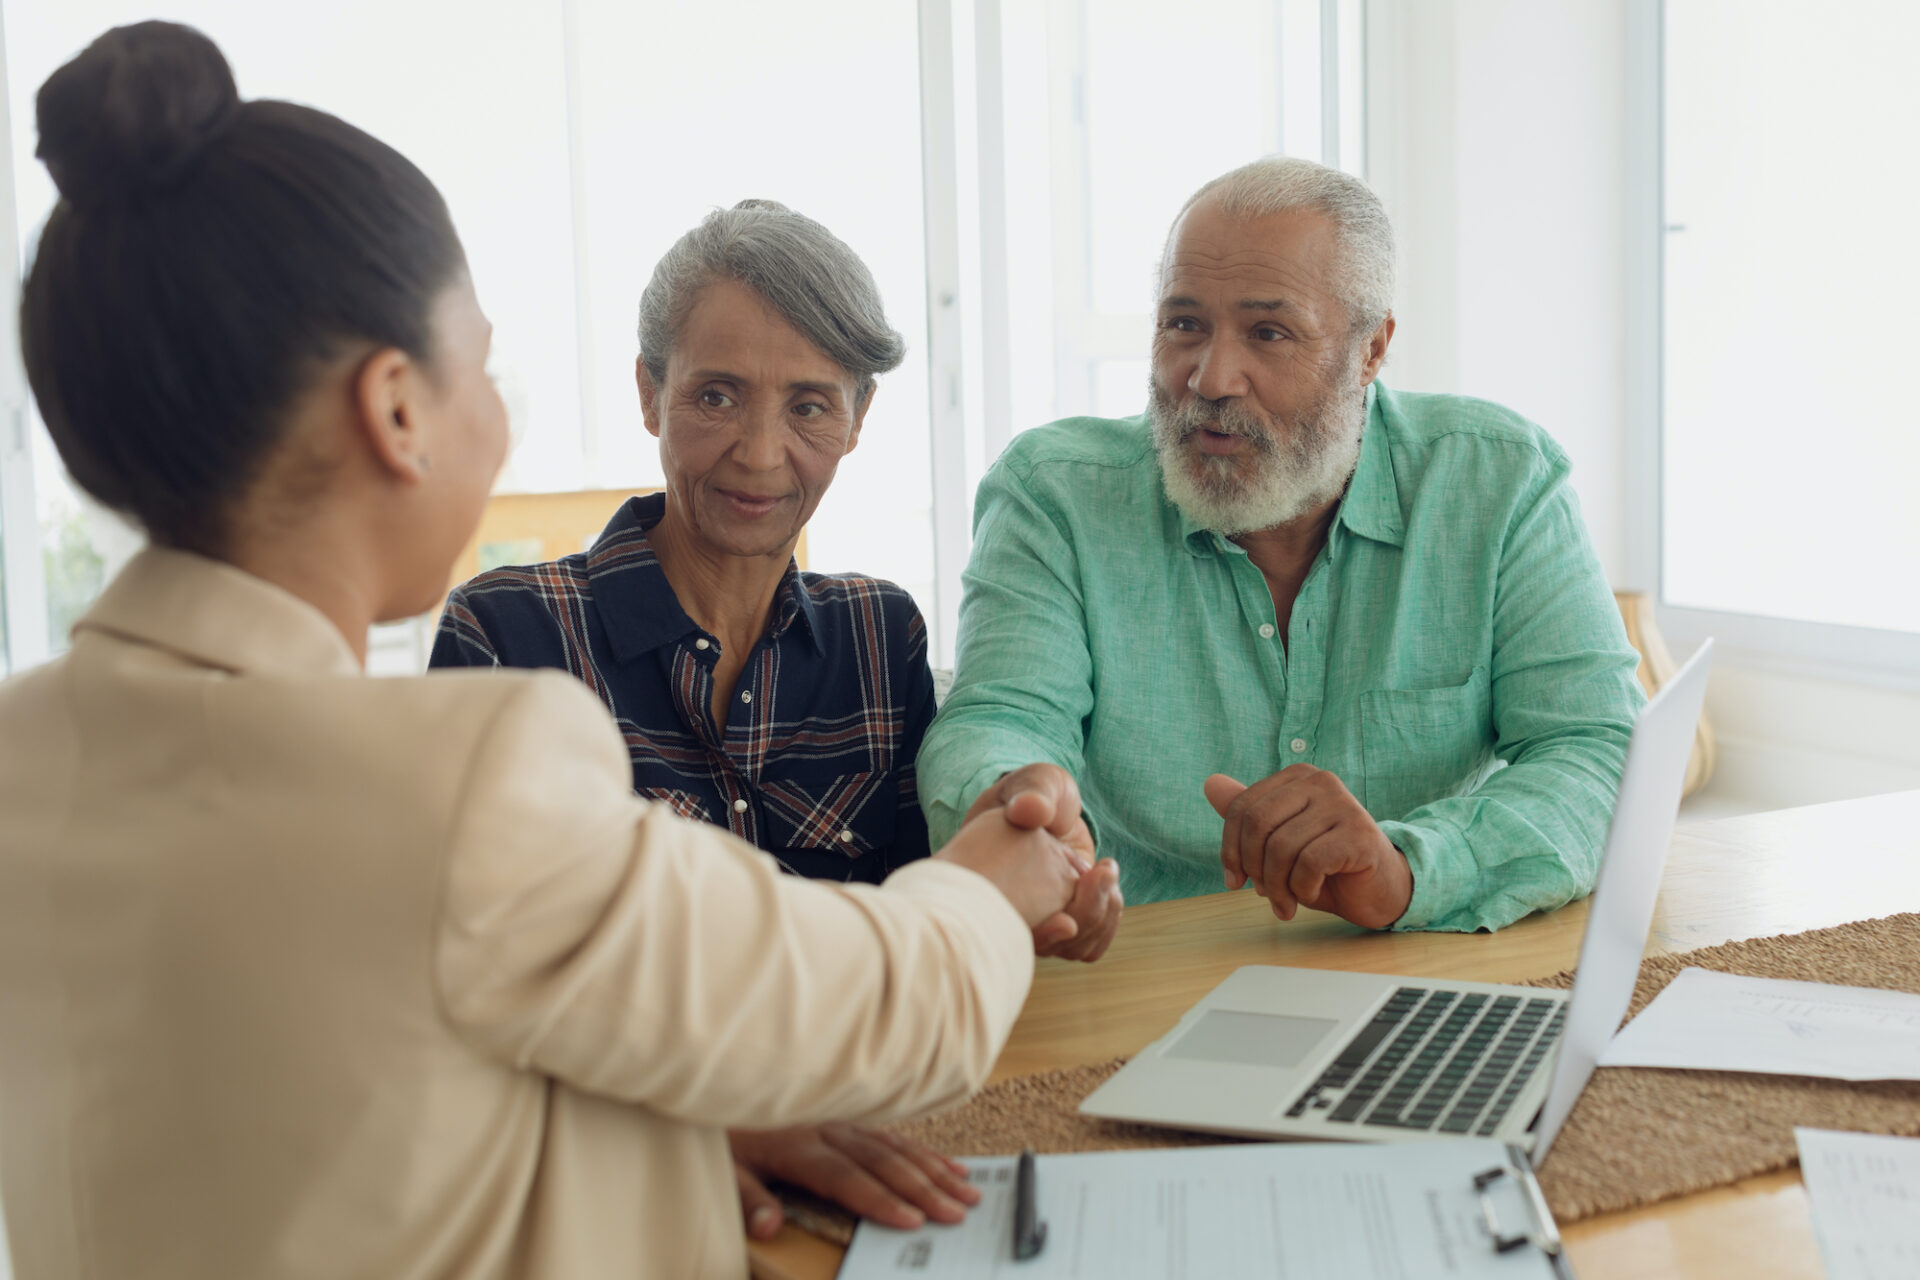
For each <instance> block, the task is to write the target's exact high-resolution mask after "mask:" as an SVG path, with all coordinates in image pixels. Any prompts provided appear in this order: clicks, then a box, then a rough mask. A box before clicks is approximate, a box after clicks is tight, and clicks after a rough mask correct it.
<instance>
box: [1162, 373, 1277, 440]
mask: <svg viewBox="0 0 1920 1280" xmlns="http://www.w3.org/2000/svg"><path fill="white" fill-rule="evenodd" d="M1149 400H1150V403H1151V406H1152V408H1153V416H1154V417H1155V419H1156V420H1158V422H1159V423H1160V427H1161V430H1162V431H1163V432H1164V433H1165V435H1166V436H1167V437H1168V439H1169V440H1170V442H1171V443H1173V444H1185V443H1186V442H1187V441H1189V440H1191V439H1193V437H1194V436H1196V435H1198V434H1200V432H1202V431H1212V432H1214V433H1216V434H1218V435H1223V436H1234V437H1238V438H1239V439H1242V440H1247V441H1249V442H1251V443H1252V444H1253V446H1254V447H1255V448H1256V449H1258V450H1260V451H1261V452H1263V453H1277V452H1278V451H1279V448H1280V446H1279V443H1278V442H1277V441H1276V440H1275V439H1274V434H1273V427H1272V426H1271V424H1269V423H1268V422H1267V421H1266V419H1264V418H1263V417H1261V416H1260V415H1259V414H1258V413H1255V412H1254V411H1253V410H1252V409H1249V408H1248V407H1247V406H1246V405H1244V404H1242V403H1240V402H1239V401H1238V400H1208V399H1206V398H1205V397H1204V396H1197V395H1188V396H1185V397H1183V398H1181V399H1179V400H1175V399H1174V398H1173V397H1172V396H1169V395H1167V394H1166V393H1165V392H1164V391H1162V390H1161V389H1160V387H1159V386H1158V385H1157V384H1149Z"/></svg>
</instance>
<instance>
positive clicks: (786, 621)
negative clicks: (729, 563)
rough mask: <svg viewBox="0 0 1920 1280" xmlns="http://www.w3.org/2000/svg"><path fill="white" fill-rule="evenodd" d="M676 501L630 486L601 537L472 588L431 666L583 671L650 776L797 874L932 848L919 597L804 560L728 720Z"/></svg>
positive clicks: (878, 876) (927, 694)
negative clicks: (681, 545) (716, 707)
mask: <svg viewBox="0 0 1920 1280" xmlns="http://www.w3.org/2000/svg"><path fill="white" fill-rule="evenodd" d="M665 510H666V498H665V496H664V495H662V494H650V495H648V496H646V497H639V498H630V499H628V500H627V501H626V502H625V503H624V504H623V505H622V506H621V508H620V510H619V511H617V512H616V513H614V517H613V519H612V520H611V521H610V522H609V523H608V524H607V527H606V529H605V531H603V532H602V533H601V535H600V537H599V540H598V541H596V542H595V543H594V545H593V548H592V550H590V551H585V552H581V553H580V554H578V555H571V556H565V557H563V558H561V559H559V560H552V561H549V562H547V563H545V564H536V565H523V566H516V567H512V568H502V569H494V570H490V571H489V572H487V573H483V574H481V575H480V576H479V577H477V578H474V579H473V580H472V581H470V582H467V583H466V584H464V585H463V586H461V587H459V588H457V589H455V590H454V591H453V593H452V594H451V595H449V596H448V597H447V609H446V612H445V614H443V615H442V616H441V619H440V629H439V633H438V634H437V635H436V636H435V638H434V645H433V660H432V665H433V666H435V667H489V666H508V667H558V668H560V669H562V670H565V671H570V672H572V673H573V674H574V675H575V676H577V677H578V678H579V679H580V680H582V681H584V682H585V683H586V685H587V687H588V688H590V689H592V690H593V691H594V693H595V694H597V695H598V696H599V698H600V700H601V701H602V702H604V703H605V704H606V706H607V709H608V710H609V711H611V712H612V713H613V716H614V719H615V720H617V721H618V722H619V725H620V730H621V732H622V733H623V734H624V735H625V737H626V742H627V754H628V755H629V757H630V758H631V759H632V761H633V788H634V791H635V792H637V793H638V794H640V795H642V796H645V797H647V798H648V799H651V800H656V801H658V802H660V803H662V804H668V805H671V806H672V807H673V808H674V810H675V811H676V812H678V813H680V814H682V815H684V816H686V817H689V818H696V819H699V820H701V821H703V822H711V823H715V824H717V825H720V826H724V827H726V828H728V829H729V830H731V831H732V832H733V833H734V834H735V835H737V836H739V837H740V838H741V839H743V840H746V841H748V842H750V843H752V844H754V845H757V846H758V847H760V848H762V849H764V850H766V851H767V852H768V853H771V854H772V855H773V856H774V857H775V858H776V859H778V860H779V862H780V865H781V866H782V867H784V868H786V869H787V870H788V871H791V872H794V873H796V874H798V875H805V876H813V877H817V878H822V879H833V880H865V881H872V882H878V881H880V880H882V879H885V878H886V876H887V873H888V872H890V871H892V870H893V869H894V868H895V867H898V866H900V865H901V864H902V863H905V862H908V861H911V860H912V859H914V858H919V857H924V856H925V855H926V853H927V827H926V820H925V818H924V817H923V816H922V815H921V812H920V803H919V796H918V792H917V789H916V787H915V783H914V756H915V754H916V753H917V752H918V751H919V749H920V739H921V738H922V737H923V736H924V735H925V734H926V730H927V725H928V723H929V722H931V721H932V719H933V676H932V673H931V672H930V671H929V670H928V668H927V629H926V623H925V622H924V621H923V620H922V619H921V617H920V611H919V610H918V609H917V608H915V606H914V603H913V598H912V597H911V596H909V595H908V594H907V593H906V592H905V591H903V590H901V589H900V588H899V587H896V586H894V585H893V584H892V583H889V582H882V581H879V580H878V579H875V578H862V577H857V576H854V575H852V574H837V575H832V576H829V575H825V574H817V573H802V572H801V571H800V570H799V569H798V568H797V567H794V566H792V565H789V566H788V568H787V573H786V576H785V577H784V578H783V579H782V580H781V582H780V586H779V588H778V589H777V590H776V592H775V595H774V608H773V616H772V619H771V621H770V624H769V626H768V629H767V634H766V635H765V636H763V637H761V639H760V642H759V643H758V644H757V645H756V646H755V647H754V650H753V653H752V654H751V655H750V656H749V657H748V659H747V664H746V667H745V669H744V670H742V672H741V673H740V680H739V683H738V685H737V686H736V687H735V692H734V698H733V702H732V704H731V706H730V707H729V710H728V715H727V719H726V723H725V724H719V723H717V722H716V721H715V719H714V716H713V713H712V701H713V667H714V664H715V662H716V660H717V659H718V657H719V654H720V642H719V641H718V640H717V639H715V638H714V636H713V635H712V634H711V633H709V632H707V631H704V630H702V629H701V628H700V627H699V626H698V625H697V624H695V622H694V621H693V619H692V618H690V617H688V616H687V613H686V611H685V610H684V609H682V608H681V607H680V601H679V600H678V598H676V597H675V595H674V593H673V588H672V586H671V585H669V584H668V582H667V576H666V574H665V573H664V572H663V571H662V570H661V568H660V563H659V561H657V560H656V559H654V555H653V548H652V546H651V545H650V544H649V543H648V542H647V538H646V533H647V530H648V529H650V528H652V527H653V525H654V524H655V523H657V522H658V521H659V519H660V517H661V515H662V514H663V513H664V512H665ZM702 642H704V647H703V645H702Z"/></svg>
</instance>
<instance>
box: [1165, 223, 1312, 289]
mask: <svg viewBox="0 0 1920 1280" xmlns="http://www.w3.org/2000/svg"><path fill="white" fill-rule="evenodd" d="M1334 250H1335V241H1334V236H1333V227H1332V225H1331V223H1329V222H1328V221H1327V219H1326V218H1325V217H1324V216H1323V215H1321V214H1318V213H1315V212H1312V211H1310V210H1290V211H1288V212H1285V213H1277V214H1268V215H1265V216H1263V217H1258V218H1243V217H1237V216H1234V215H1232V214H1228V213H1225V212H1223V211H1221V210H1220V209H1218V208H1217V207H1213V206H1210V205H1208V204H1205V203H1202V204H1200V205H1195V206H1194V207H1193V208H1192V209H1189V210H1188V211H1187V213H1186V215H1185V216H1184V217H1182V218H1181V220H1180V223H1179V225H1178V226H1177V227H1175V228H1174V234H1173V238H1172V242H1171V243H1170V244H1169V245H1168V246H1167V256H1166V261H1165V263H1164V264H1163V266H1162V268H1161V273H1160V297H1161V305H1162V306H1170V305H1171V306H1178V305H1182V304H1183V302H1184V303H1185V304H1186V305H1199V304H1200V302H1201V301H1202V298H1203V296H1204V298H1205V299H1207V300H1210V301H1214V302H1219V301H1221V300H1223V299H1224V300H1225V301H1227V302H1228V303H1229V304H1230V305H1233V306H1236V307H1239V308H1242V309H1246V310H1264V311H1283V310H1286V309H1289V308H1295V309H1297V308H1300V307H1302V306H1312V305H1313V304H1316V303H1318V302H1321V301H1323V300H1325V299H1328V298H1330V297H1331V295H1332V290H1331V287H1330V286H1331V275H1332V266H1333V261H1332V260H1333V256H1334Z"/></svg>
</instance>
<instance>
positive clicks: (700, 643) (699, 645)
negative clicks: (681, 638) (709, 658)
mask: <svg viewBox="0 0 1920 1280" xmlns="http://www.w3.org/2000/svg"><path fill="white" fill-rule="evenodd" d="M693 647H694V648H696V649H711V648H712V647H713V646H712V645H710V644H708V643H707V638H706V637H705V636H701V637H700V638H699V639H698V640H695V641H694V642H693Z"/></svg>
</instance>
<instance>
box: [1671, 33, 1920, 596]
mask: <svg viewBox="0 0 1920 1280" xmlns="http://www.w3.org/2000/svg"><path fill="white" fill-rule="evenodd" d="M1665 35H1666V46H1665V62H1666V85H1665V139H1664V142H1665V197H1664V198H1665V219H1666V223H1667V228H1666V234H1665V237H1664V241H1665V244H1664V251H1665V291H1666V293H1665V307H1666V313H1665V324H1664V334H1665V339H1664V340H1665V356H1664V380H1665V388H1664V396H1665V404H1664V419H1663V431H1664V440H1663V451H1664V457H1663V459H1662V464H1663V506H1664V510H1663V532H1662V537H1663V548H1662V557H1663V565H1662V573H1663V579H1662V591H1663V595H1664V598H1665V600H1666V602H1667V603H1668V604H1671V605H1675V606H1681V607H1683V608H1691V609H1700V610H1716V611H1722V612H1725V613H1732V614H1747V615H1760V616H1763V617H1767V618H1774V619H1789V620H1797V621H1800V622H1805V623H1819V624H1827V625H1835V626H1844V627H1855V628H1879V629H1883V630H1890V631H1903V632H1916V631H1920V592H1917V591H1915V590H1914V589H1913V587H1912V581H1913V578H1914V566H1915V565H1916V564H1920V502H1915V501H1914V498H1913V487H1914V483H1915V478H1916V477H1920V430H1916V426H1920V422H1916V419H1920V410H1917V409H1916V408H1915V404H1914V399H1913V394H1912V392H1911V390H1910V388H1909V387H1908V386H1907V381H1908V379H1907V370H1908V367H1909V363H1908V362H1909V360H1910V359H1911V355H1912V353H1913V351H1914V350H1915V349H1916V347H1920V314H1916V313H1915V312H1914V310H1913V308H1912V305H1911V304H1910V303H1909V301H1908V299H1910V298H1912V297H1913V296H1914V295H1915V294H1916V292H1920V240H1916V238H1915V236H1914V234H1913V218H1912V210H1913V208H1914V206H1915V203H1916V201H1920V161H1916V159H1915V156H1914V154H1913V152H1912V149H1911V148H1910V147H1908V146H1906V145H1905V144H1904V130H1905V128H1906V125H1907V123H1908V122H1911V121H1913V120H1915V119H1920V79H1916V77H1915V76H1914V74H1913V67H1914V65H1915V62H1916V60H1920V6H1915V5H1913V4H1911V3H1908V2H1907V0H1850V3H1847V4H1841V5H1819V6H1809V5H1806V4H1804V3H1800V2H1799V0H1668V3H1667V5H1666V32H1665ZM1890 143H1891V145H1890Z"/></svg>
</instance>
